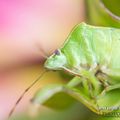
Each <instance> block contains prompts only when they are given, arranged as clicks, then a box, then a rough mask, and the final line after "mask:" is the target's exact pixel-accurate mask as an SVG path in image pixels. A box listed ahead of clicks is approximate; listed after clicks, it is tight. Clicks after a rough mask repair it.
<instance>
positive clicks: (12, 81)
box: [0, 0, 120, 120]
mask: <svg viewBox="0 0 120 120" xmlns="http://www.w3.org/2000/svg"><path fill="white" fill-rule="evenodd" d="M98 1H99V0H0V120H5V119H6V116H7V115H8V113H9V111H10V109H11V108H12V107H13V105H14V103H15V102H16V99H17V98H18V97H19V95H20V94H21V93H22V92H23V91H24V89H25V88H26V87H27V86H28V85H29V84H30V83H31V82H32V81H33V80H34V79H35V78H36V77H37V76H38V75H39V74H40V73H41V72H42V71H43V70H44V68H43V63H44V61H45V59H46V58H45V56H46V55H47V56H49V55H50V54H52V52H53V51H54V50H55V49H57V48H58V47H60V46H61V45H62V44H63V42H64V41H65V39H66V37H67V36H68V35H69V32H70V31H71V29H72V28H73V27H74V26H75V25H76V24H78V23H80V22H83V21H86V22H88V23H89V24H94V25H105V26H115V27H116V26H117V27H119V23H120V21H119V19H116V20H115V19H113V18H112V17H110V15H107V14H106V11H105V10H104V9H103V8H101V7H99V2H98ZM104 1H105V0H104ZM106 1H107V0H106ZM111 1H112V0H111ZM114 1H116V2H119V1H117V0H114ZM97 5H98V6H97ZM96 6H97V9H96ZM110 8H111V7H110ZM113 8H114V7H113ZM101 9H102V10H101ZM118 11H119V10H118ZM117 15H118V14H117ZM105 16H106V17H105ZM106 19H107V20H109V22H106ZM64 82H66V79H64V78H63V77H62V76H61V74H60V73H59V72H49V73H46V75H45V76H44V77H43V78H42V79H41V80H40V81H39V82H38V84H36V85H35V86H34V87H33V88H32V89H31V91H29V93H28V94H27V95H26V96H25V97H24V98H23V100H22V102H21V103H20V104H19V106H18V107H17V109H16V111H15V113H14V114H13V116H12V119H14V120H56V119H58V120H83V119H84V120H85V119H90V120H92V119H108V118H99V117H98V116H96V115H95V114H94V113H91V112H90V111H89V110H88V109H87V108H86V107H85V106H83V105H81V104H80V103H76V104H75V105H74V106H72V107H71V108H69V109H67V110H65V111H61V112H56V111H52V110H50V109H48V108H45V107H43V106H41V107H40V108H39V109H38V108H34V107H35V106H32V105H31V104H30V102H29V100H30V99H31V98H32V96H33V95H34V93H35V92H36V91H37V90H38V89H39V88H41V87H43V86H45V85H46V84H51V83H64ZM109 119H112V118H109ZM114 119H116V118H114Z"/></svg>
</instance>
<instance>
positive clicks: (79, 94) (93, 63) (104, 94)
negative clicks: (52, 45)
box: [9, 23, 120, 117]
mask: <svg viewBox="0 0 120 120" xmlns="http://www.w3.org/2000/svg"><path fill="white" fill-rule="evenodd" d="M119 50H120V29H115V28H110V27H96V26H91V25H87V24H86V23H81V24H79V25H77V26H75V27H74V28H73V30H72V32H71V33H70V34H69V36H68V38H67V39H66V41H65V42H64V44H63V46H62V47H61V48H59V49H57V50H55V52H54V53H53V54H52V55H51V56H50V57H48V58H47V60H46V61H45V64H44V67H45V68H46V69H47V70H48V71H49V70H55V71H59V70H61V71H66V72H67V73H69V74H72V76H73V78H72V79H71V80H70V81H69V82H68V83H67V84H64V85H59V84H58V85H48V86H46V87H45V88H43V89H42V90H40V91H38V92H37V93H36V94H35V96H34V97H33V99H32V103H33V104H43V105H46V106H49V107H56V106H51V105H50V102H48V101H49V100H50V99H51V98H52V97H53V96H55V95H57V94H60V93H61V94H64V95H65V96H69V97H68V101H69V100H70V99H71V98H72V99H75V100H77V101H80V102H81V103H83V104H84V105H85V106H87V107H88V108H89V109H90V110H92V111H93V112H95V113H97V114H101V115H102V114H108V113H110V112H113V111H116V110H118V107H119V105H120V101H119V99H120V97H119V92H120V52H119ZM44 73H45V71H44V72H43V73H42V75H40V77H39V78H41V76H43V74H44ZM39 78H38V79H37V80H35V81H34V83H32V84H31V85H30V86H29V87H28V88H27V89H26V90H25V92H24V93H23V94H22V95H21V97H20V98H19V99H18V101H17V102H16V104H15V106H14V108H13V109H12V110H11V112H10V114H9V117H10V116H11V115H12V113H13V111H14V109H15V107H16V106H17V104H18V103H19V102H20V100H21V99H22V97H23V96H24V94H25V93H26V92H27V91H28V90H29V89H30V88H31V87H32V86H33V85H34V84H35V83H36V82H37V81H38V80H39ZM62 99H63V101H64V97H62ZM71 101H72V100H71ZM71 103H72V102H70V103H69V104H71ZM55 104H57V103H55ZM115 106H116V109H112V107H115Z"/></svg>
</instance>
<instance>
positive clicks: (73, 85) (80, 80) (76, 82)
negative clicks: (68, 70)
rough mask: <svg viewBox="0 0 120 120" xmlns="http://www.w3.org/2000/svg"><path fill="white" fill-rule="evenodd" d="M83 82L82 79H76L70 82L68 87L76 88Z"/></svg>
mask: <svg viewBox="0 0 120 120" xmlns="http://www.w3.org/2000/svg"><path fill="white" fill-rule="evenodd" d="M81 82H82V79H81V78H80V77H74V78H73V79H72V80H70V82H68V84H67V86H68V87H76V86H77V85H79V84H80V83H81Z"/></svg>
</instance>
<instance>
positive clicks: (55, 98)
mask: <svg viewBox="0 0 120 120" xmlns="http://www.w3.org/2000/svg"><path fill="white" fill-rule="evenodd" d="M68 91H69V90H68V89H67V88H66V87H65V86H63V85H48V86H46V87H44V88H43V89H41V90H39V91H38V92H37V93H36V95H35V96H34V98H33V100H32V103H33V104H43V105H45V106H47V107H50V108H52V109H56V110H61V109H65V108H68V107H69V106H71V105H72V104H73V103H74V102H75V100H74V99H73V98H72V97H71V96H70V95H69V93H68Z"/></svg>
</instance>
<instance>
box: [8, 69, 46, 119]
mask: <svg viewBox="0 0 120 120" xmlns="http://www.w3.org/2000/svg"><path fill="white" fill-rule="evenodd" d="M46 72H47V70H44V71H43V72H42V73H41V74H40V76H39V77H38V78H37V79H35V80H34V81H33V82H32V83H31V84H30V85H29V86H28V88H26V89H25V91H24V92H23V93H22V94H21V96H20V97H19V98H18V100H17V101H16V103H15V105H14V106H13V108H12V109H11V111H10V113H9V115H8V120H9V119H10V117H11V116H12V114H13V112H14V111H15V109H16V107H17V105H18V104H19V103H20V101H21V100H22V98H23V97H24V95H25V94H26V93H27V92H28V91H29V90H30V89H31V88H32V87H33V86H34V85H35V84H36V83H37V82H38V81H39V80H40V79H41V78H42V77H43V75H44V74H45V73H46Z"/></svg>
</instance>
